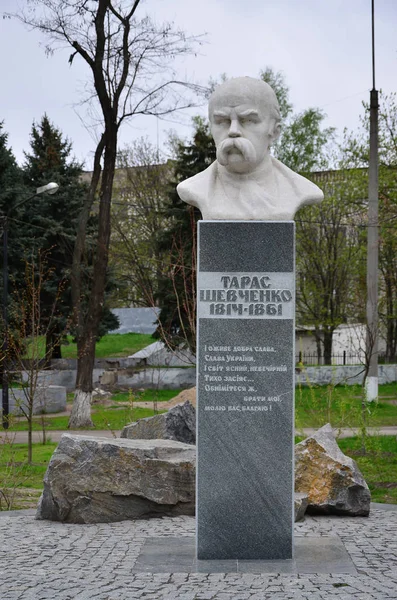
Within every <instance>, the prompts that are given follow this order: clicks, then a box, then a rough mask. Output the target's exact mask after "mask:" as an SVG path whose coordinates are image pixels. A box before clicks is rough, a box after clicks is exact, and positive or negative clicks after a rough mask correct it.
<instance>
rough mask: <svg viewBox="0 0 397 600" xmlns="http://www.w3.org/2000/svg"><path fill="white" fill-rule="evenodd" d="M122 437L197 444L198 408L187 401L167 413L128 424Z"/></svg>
mask: <svg viewBox="0 0 397 600" xmlns="http://www.w3.org/2000/svg"><path fill="white" fill-rule="evenodd" d="M120 437H122V438H128V439H130V440H154V439H157V440H176V441H178V442H183V443H184V444H195V443H196V409H195V408H194V406H193V405H192V404H190V402H188V401H186V402H185V403H184V404H178V405H177V406H174V407H173V408H171V409H170V410H169V411H168V412H166V413H163V414H161V415H155V416H154V417H146V419H139V421H137V422H136V423H131V424H130V425H126V426H125V427H124V428H123V430H122V432H121V435H120Z"/></svg>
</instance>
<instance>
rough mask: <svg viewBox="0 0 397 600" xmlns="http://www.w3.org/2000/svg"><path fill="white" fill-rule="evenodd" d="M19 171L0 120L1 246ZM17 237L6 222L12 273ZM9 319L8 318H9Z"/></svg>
mask: <svg viewBox="0 0 397 600" xmlns="http://www.w3.org/2000/svg"><path fill="white" fill-rule="evenodd" d="M22 191H23V188H22V178H21V171H20V169H19V167H18V165H17V162H16V160H15V157H14V155H13V153H12V151H11V149H10V148H9V147H8V135H7V133H6V132H5V131H4V124H3V122H0V236H1V238H0V239H1V246H2V245H3V234H4V219H5V218H6V217H7V214H8V211H9V209H10V208H11V207H12V206H14V205H15V204H16V203H17V202H18V198H19V195H20V194H21V193H22ZM16 237H17V231H16V228H15V224H14V222H12V221H11V222H9V223H8V239H9V243H8V271H9V273H11V274H12V273H13V272H14V271H15V265H16V264H17V263H18V254H17V252H16V250H15V245H14V243H13V242H14V240H15V239H16ZM0 254H1V259H0V262H1V270H3V252H1V253H0ZM0 295H1V306H3V278H1V281H0ZM9 320H10V319H9ZM0 339H1V340H3V339H4V322H3V315H2V314H1V315H0ZM3 358H4V357H3V353H2V346H0V374H1V372H2V369H1V365H2V360H3ZM0 383H1V382H0Z"/></svg>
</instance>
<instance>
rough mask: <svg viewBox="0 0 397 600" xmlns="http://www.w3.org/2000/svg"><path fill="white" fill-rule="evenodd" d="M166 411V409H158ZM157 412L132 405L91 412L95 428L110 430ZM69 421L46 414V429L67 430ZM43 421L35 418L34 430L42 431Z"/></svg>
mask: <svg viewBox="0 0 397 600" xmlns="http://www.w3.org/2000/svg"><path fill="white" fill-rule="evenodd" d="M158 412H164V411H158ZM154 414H155V412H154V410H153V409H151V408H140V407H131V406H125V407H124V406H123V407H121V408H97V409H93V411H92V413H91V418H92V421H93V423H94V425H95V428H96V429H98V430H101V429H110V430H118V429H122V428H123V427H124V425H128V423H132V422H133V421H137V420H138V419H144V418H145V417H152V416H153V415H154ZM68 421H69V417H68V416H65V417H48V416H47V415H45V417H44V422H45V429H46V431H49V432H51V431H57V430H60V431H62V430H67V429H68ZM42 429H43V428H42V423H41V416H40V417H34V418H33V431H41V430H42ZM27 430H28V423H27V421H26V420H21V421H18V422H13V423H12V424H11V425H10V428H9V431H10V432H12V431H27Z"/></svg>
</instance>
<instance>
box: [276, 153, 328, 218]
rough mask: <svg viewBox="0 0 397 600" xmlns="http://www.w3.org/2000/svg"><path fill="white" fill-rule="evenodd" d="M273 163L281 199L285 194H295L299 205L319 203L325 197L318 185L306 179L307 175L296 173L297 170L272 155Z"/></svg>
mask: <svg viewBox="0 0 397 600" xmlns="http://www.w3.org/2000/svg"><path fill="white" fill-rule="evenodd" d="M272 165H273V169H274V173H275V176H276V180H277V183H278V186H279V193H280V196H281V199H282V198H283V197H284V196H285V197H287V196H289V197H290V195H291V194H293V197H295V198H296V200H297V203H298V205H299V207H301V206H304V205H305V204H317V203H319V202H321V201H322V200H323V199H324V194H323V192H322V190H321V189H320V188H319V187H318V185H316V184H315V183H313V182H312V181H310V180H309V179H306V177H303V176H302V175H299V174H298V173H295V171H292V169H290V168H289V167H287V166H286V165H284V164H283V163H282V162H280V161H279V160H277V158H273V157H272Z"/></svg>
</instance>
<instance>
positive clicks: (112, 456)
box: [36, 434, 196, 523]
mask: <svg viewBox="0 0 397 600" xmlns="http://www.w3.org/2000/svg"><path fill="white" fill-rule="evenodd" d="M195 461H196V452H195V448H194V447H192V446H188V445H187V444H182V443H180V442H175V441H171V440H155V441H148V440H127V439H113V440H109V439H106V438H99V437H90V436H83V435H71V434H64V435H63V436H62V437H61V441H60V443H59V445H58V447H57V449H56V450H55V452H54V454H53V456H52V458H51V460H50V463H49V465H48V468H47V472H46V474H45V477H44V491H43V494H42V496H41V498H40V501H39V505H38V508H37V513H36V518H37V519H49V520H52V521H65V522H67V523H110V522H114V521H123V520H125V519H135V518H139V517H148V516H151V515H153V516H159V515H193V514H194V507H195V471H196V466H195Z"/></svg>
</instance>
